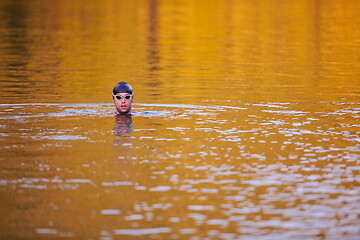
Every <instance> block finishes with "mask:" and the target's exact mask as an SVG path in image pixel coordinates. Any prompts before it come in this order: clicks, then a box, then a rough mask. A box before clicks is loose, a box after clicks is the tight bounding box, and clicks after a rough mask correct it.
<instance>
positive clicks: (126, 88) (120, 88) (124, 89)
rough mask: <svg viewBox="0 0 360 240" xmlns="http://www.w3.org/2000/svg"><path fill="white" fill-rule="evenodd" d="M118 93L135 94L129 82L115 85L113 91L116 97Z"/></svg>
mask: <svg viewBox="0 0 360 240" xmlns="http://www.w3.org/2000/svg"><path fill="white" fill-rule="evenodd" d="M117 93H130V94H133V89H132V87H131V86H130V84H128V83H127V82H119V83H118V84H116V85H115V87H114V89H113V94H114V95H116V94H117Z"/></svg>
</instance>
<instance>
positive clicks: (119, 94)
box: [112, 82, 134, 114]
mask: <svg viewBox="0 0 360 240" xmlns="http://www.w3.org/2000/svg"><path fill="white" fill-rule="evenodd" d="M112 95H113V101H114V103H115V107H116V114H131V107H132V103H133V100H134V91H133V89H132V87H131V86H130V84H128V83H126V82H119V83H118V84H116V85H115V87H114V89H113V94H112Z"/></svg>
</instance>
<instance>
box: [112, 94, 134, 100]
mask: <svg viewBox="0 0 360 240" xmlns="http://www.w3.org/2000/svg"><path fill="white" fill-rule="evenodd" d="M115 97H116V99H117V100H121V99H122V98H123V97H124V98H125V99H126V100H129V99H130V98H131V95H125V96H121V95H115Z"/></svg>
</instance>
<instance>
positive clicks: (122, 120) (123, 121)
mask: <svg viewBox="0 0 360 240" xmlns="http://www.w3.org/2000/svg"><path fill="white" fill-rule="evenodd" d="M115 123H116V124H115V128H114V132H115V135H116V136H121V135H125V134H131V133H132V132H133V131H134V126H133V125H132V117H131V115H130V114H118V115H116V121H115Z"/></svg>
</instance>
